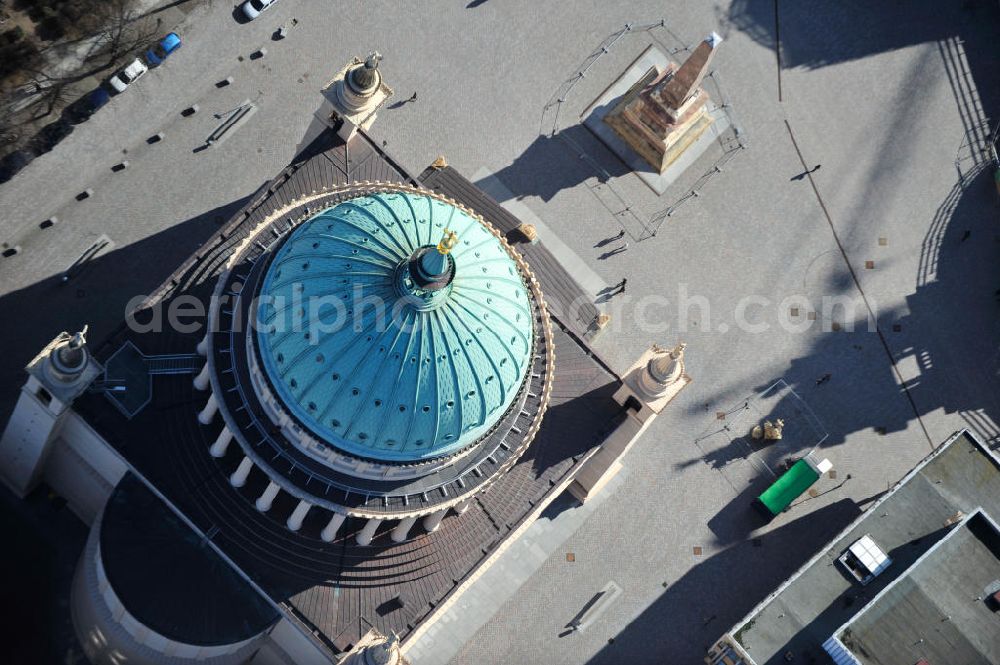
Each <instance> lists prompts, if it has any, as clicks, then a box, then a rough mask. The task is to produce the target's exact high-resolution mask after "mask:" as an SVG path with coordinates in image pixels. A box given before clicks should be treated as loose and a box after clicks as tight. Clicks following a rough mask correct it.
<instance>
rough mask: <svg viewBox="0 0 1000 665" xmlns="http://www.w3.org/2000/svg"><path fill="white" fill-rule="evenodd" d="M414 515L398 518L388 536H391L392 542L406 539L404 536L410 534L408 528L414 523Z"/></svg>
mask: <svg viewBox="0 0 1000 665" xmlns="http://www.w3.org/2000/svg"><path fill="white" fill-rule="evenodd" d="M416 522H417V518H416V517H407V518H406V519H403V520H400V521H399V524H397V525H396V528H395V529H393V530H392V533H391V534H389V537H390V538H392V542H394V543H401V542H403V541H404V540H406V537H407V536H408V535H410V529H411V528H412V527H413V525H414V524H416Z"/></svg>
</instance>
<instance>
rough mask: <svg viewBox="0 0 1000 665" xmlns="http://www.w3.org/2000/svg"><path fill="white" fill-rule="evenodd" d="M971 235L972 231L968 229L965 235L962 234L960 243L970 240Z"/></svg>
mask: <svg viewBox="0 0 1000 665" xmlns="http://www.w3.org/2000/svg"><path fill="white" fill-rule="evenodd" d="M971 235H972V231H970V230H969V229H966V230H965V233H963V234H962V239H961V240H960V241H959V242H965V241H966V240H968V239H969V236H971Z"/></svg>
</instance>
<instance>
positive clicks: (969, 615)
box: [838, 512, 1000, 665]
mask: <svg viewBox="0 0 1000 665" xmlns="http://www.w3.org/2000/svg"><path fill="white" fill-rule="evenodd" d="M998 580H1000V535H998V533H997V529H996V525H995V524H994V523H993V522H992V520H990V519H989V518H988V517H987V516H985V515H984V514H983V513H981V512H979V513H976V514H975V515H973V516H972V517H970V518H969V519H968V520H967V521H966V522H964V523H962V525H961V526H959V527H957V528H953V529H952V530H951V533H950V534H949V535H948V536H947V537H946V538H944V539H943V540H942V541H940V544H939V545H938V546H937V547H935V548H934V549H933V550H931V551H930V552H928V553H927V556H925V557H924V558H923V559H922V560H921V561H919V562H918V563H917V564H915V565H914V566H913V568H911V569H910V570H909V571H907V572H906V573H905V574H904V575H903V576H901V577H900V578H899V579H898V581H897V582H896V583H895V584H893V585H892V586H891V587H889V588H888V589H886V591H885V592H884V593H883V594H882V595H881V596H879V597H878V598H876V599H875V600H874V601H872V602H871V603H870V604H869V605H868V606H867V607H865V608H864V610H863V611H862V612H860V613H859V614H858V615H857V616H856V617H855V618H854V620H853V621H852V622H851V623H850V624H849V625H848V626H847V627H845V629H844V630H843V631H841V633H840V635H838V637H839V638H840V640H841V642H842V643H843V644H844V646H846V647H847V648H848V649H850V651H851V653H852V654H853V655H854V657H855V658H857V659H858V660H859V661H860V662H861V663H862V664H863V665H913V663H915V662H917V661H919V660H920V659H921V658H923V659H926V660H927V662H928V663H931V665H935V664H947V663H962V664H963V665H998V664H1000V617H998V616H997V614H996V613H995V612H994V611H993V610H992V608H991V607H989V606H987V604H986V602H984V599H985V598H986V597H987V596H988V595H990V593H992V592H994V591H997V590H1000V589H998V588H997V587H998Z"/></svg>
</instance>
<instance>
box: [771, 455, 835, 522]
mask: <svg viewBox="0 0 1000 665" xmlns="http://www.w3.org/2000/svg"><path fill="white" fill-rule="evenodd" d="M819 475H820V474H819V473H817V471H816V469H814V468H813V467H812V465H810V464H809V463H808V462H807V461H806V460H805V459H800V460H799V461H798V462H796V463H795V464H793V465H792V468H790V469H789V470H788V471H786V472H785V473H783V474H781V476H780V477H779V478H778V479H777V480H775V481H774V483H773V484H772V485H771V486H770V487H768V488H767V489H766V490H765V491H764V493H763V494H761V495H760V496H759V497H757V501H756V502H755V504H757V505H758V506H759V507H762V508H764V510H765V511H766V513H765V514H767V513H769V514H770V515H769V516H770V517H774V516H775V515H778V514H780V513H781V511H783V510H784V509H785V508H788V506H790V505H791V504H792V501H795V499H797V498H798V497H800V496H802V495H803V494H804V493H805V491H806V490H807V489H809V488H810V487H812V485H813V483H815V482H816V481H817V480H819Z"/></svg>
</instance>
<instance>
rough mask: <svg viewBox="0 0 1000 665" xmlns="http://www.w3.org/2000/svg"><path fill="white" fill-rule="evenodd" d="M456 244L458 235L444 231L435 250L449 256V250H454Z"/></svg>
mask: <svg viewBox="0 0 1000 665" xmlns="http://www.w3.org/2000/svg"><path fill="white" fill-rule="evenodd" d="M457 244H458V234H457V233H455V232H454V231H449V230H448V229H445V230H444V235H443V236H442V237H441V242H439V243H438V246H437V250H438V252H439V253H441V254H449V253H451V250H453V249H454V248H455V245H457Z"/></svg>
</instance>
